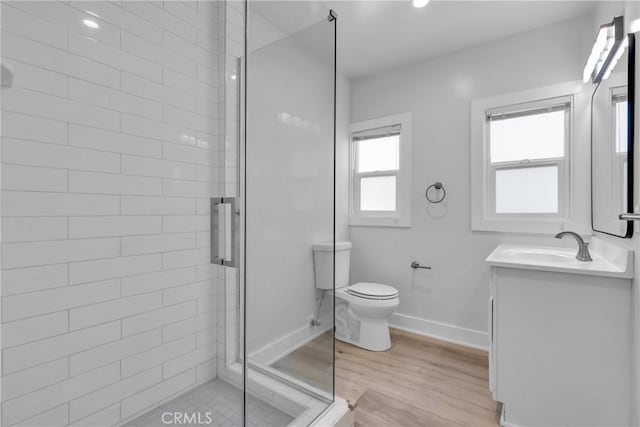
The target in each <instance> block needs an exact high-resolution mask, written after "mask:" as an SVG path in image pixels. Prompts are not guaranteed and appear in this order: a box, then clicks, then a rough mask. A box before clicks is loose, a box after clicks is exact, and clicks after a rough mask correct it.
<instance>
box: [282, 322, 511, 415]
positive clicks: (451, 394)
mask: <svg viewBox="0 0 640 427" xmlns="http://www.w3.org/2000/svg"><path fill="white" fill-rule="evenodd" d="M391 342H392V347H391V349H390V350H389V351H385V352H371V351H367V350H363V349H361V348H359V347H355V346H352V345H350V344H346V343H343V342H340V341H336V394H337V395H338V396H340V397H343V398H345V399H346V400H347V401H348V402H349V404H350V406H351V407H352V408H354V410H355V415H356V426H359V427H378V426H380V427H383V426H384V427H392V426H398V427H400V426H460V425H462V426H497V425H499V407H498V403H497V402H495V401H493V400H492V399H491V394H490V392H489V380H488V378H489V368H488V360H487V353H486V352H484V351H481V350H473V349H468V348H466V347H461V346H457V345H453V344H448V343H445V342H442V341H438V340H435V339H431V338H426V337H423V336H419V335H414V334H411V333H408V332H404V331H400V330H396V329H392V330H391ZM330 348H331V341H330V336H328V335H323V336H321V337H318V338H317V339H315V340H314V341H312V342H310V343H309V344H307V345H306V346H304V347H302V348H300V349H298V350H296V351H295V352H293V353H291V354H289V355H288V356H286V357H285V358H283V359H281V360H279V361H278V362H276V363H275V364H274V367H275V368H277V369H280V370H282V371H284V372H287V373H288V374H290V375H294V376H296V377H298V378H301V379H304V380H305V381H307V382H309V383H311V384H313V385H315V386H317V387H321V388H323V389H326V390H330V388H331V370H332V369H331V359H330V353H327V352H328V351H330Z"/></svg>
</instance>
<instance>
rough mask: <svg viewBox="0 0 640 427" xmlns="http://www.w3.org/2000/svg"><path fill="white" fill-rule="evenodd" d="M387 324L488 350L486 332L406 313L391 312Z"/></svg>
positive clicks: (453, 342)
mask: <svg viewBox="0 0 640 427" xmlns="http://www.w3.org/2000/svg"><path fill="white" fill-rule="evenodd" d="M389 326H391V327H393V328H397V329H402V330H404V331H407V332H413V333H415V334H419V335H425V336H427V337H431V338H436V339H439V340H441V341H446V342H450V343H452V344H458V345H462V346H465V347H471V348H476V349H479V350H488V346H489V337H488V335H487V333H486V332H482V331H477V330H474V329H467V328H462V327H460V326H455V325H451V324H448V323H442V322H436V321H434V320H428V319H422V318H420V317H414V316H409V315H406V314H400V313H393V314H392V315H391V318H390V319H389Z"/></svg>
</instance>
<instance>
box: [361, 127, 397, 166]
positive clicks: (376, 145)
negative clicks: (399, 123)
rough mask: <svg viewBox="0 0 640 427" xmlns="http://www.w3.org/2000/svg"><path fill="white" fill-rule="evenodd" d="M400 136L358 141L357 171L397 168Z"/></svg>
mask: <svg viewBox="0 0 640 427" xmlns="http://www.w3.org/2000/svg"><path fill="white" fill-rule="evenodd" d="M399 148H400V136H399V135H393V136H385V137H382V138H374V139H365V140H362V141H358V172H374V171H388V170H398V157H399V156H398V150H399Z"/></svg>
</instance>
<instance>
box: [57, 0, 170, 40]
mask: <svg viewBox="0 0 640 427" xmlns="http://www.w3.org/2000/svg"><path fill="white" fill-rule="evenodd" d="M70 5H71V6H73V7H76V8H78V9H80V10H85V11H90V12H93V13H95V14H97V15H99V16H100V17H101V18H102V19H103V22H104V20H106V21H108V22H110V23H111V24H113V25H115V26H118V27H120V28H122V29H126V31H130V32H132V33H135V34H137V35H139V36H142V37H144V38H146V39H148V40H156V41H160V40H162V29H161V28H160V27H158V26H157V25H154V24H152V23H151V22H148V21H146V20H144V19H142V18H140V17H139V16H137V15H135V14H133V13H130V12H129V11H127V10H125V9H123V8H122V7H120V5H116V4H115V2H108V1H73V2H72V3H71V4H70Z"/></svg>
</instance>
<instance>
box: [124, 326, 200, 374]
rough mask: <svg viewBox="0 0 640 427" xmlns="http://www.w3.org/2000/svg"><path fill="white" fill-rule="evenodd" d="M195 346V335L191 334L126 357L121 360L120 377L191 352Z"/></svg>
mask: <svg viewBox="0 0 640 427" xmlns="http://www.w3.org/2000/svg"><path fill="white" fill-rule="evenodd" d="M195 348H196V339H195V336H191V337H187V338H183V339H180V340H177V341H173V342H170V343H167V344H163V345H161V346H159V347H156V348H153V349H151V350H147V351H144V352H142V353H139V354H136V355H135V356H131V357H128V358H126V359H123V360H122V377H123V378H126V377H129V376H131V375H135V374H137V373H138V372H141V371H144V370H146V369H149V368H150V367H152V366H156V365H160V364H162V363H163V362H166V361H167V360H171V359H173V358H175V357H178V356H180V355H181V354H185V353H188V352H191V351H193V350H195Z"/></svg>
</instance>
